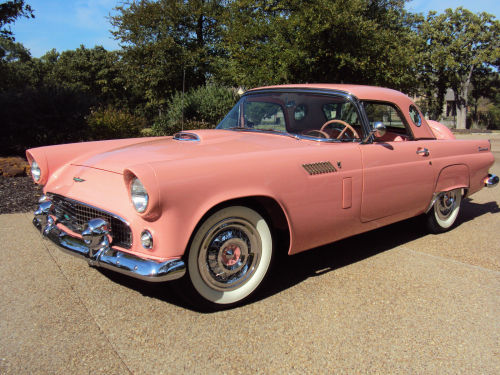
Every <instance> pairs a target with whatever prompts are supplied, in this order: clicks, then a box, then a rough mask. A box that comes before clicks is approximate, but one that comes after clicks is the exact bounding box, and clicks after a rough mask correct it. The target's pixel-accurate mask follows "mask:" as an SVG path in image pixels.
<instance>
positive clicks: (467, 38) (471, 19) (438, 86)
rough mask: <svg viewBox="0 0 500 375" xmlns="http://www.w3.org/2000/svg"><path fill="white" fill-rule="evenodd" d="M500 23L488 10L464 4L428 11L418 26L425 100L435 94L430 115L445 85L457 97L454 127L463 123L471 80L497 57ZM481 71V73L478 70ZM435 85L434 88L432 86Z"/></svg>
mask: <svg viewBox="0 0 500 375" xmlns="http://www.w3.org/2000/svg"><path fill="white" fill-rule="evenodd" d="M499 30H500V23H499V22H498V21H497V20H495V17H494V16H493V15H491V14H488V13H479V14H473V13H471V12H470V11H468V10H466V9H464V8H461V7H460V8H457V9H456V10H452V9H446V11H445V12H444V13H443V14H439V15H438V14H436V12H429V14H428V16H427V18H426V19H425V21H423V22H421V23H420V24H419V26H418V34H419V36H420V37H421V38H422V41H423V43H424V49H423V51H422V55H421V58H422V61H423V64H422V70H423V74H424V77H426V82H425V86H426V90H427V94H428V99H429V101H432V100H433V99H432V98H433V97H436V98H437V105H434V110H433V111H432V112H433V117H437V115H438V113H439V108H442V104H443V102H444V95H445V93H446V88H447V87H450V88H452V89H453V91H454V93H455V98H456V100H457V127H458V128H465V127H466V114H467V107H468V105H469V102H468V100H469V94H470V91H471V82H472V80H473V78H474V76H475V75H481V74H484V72H488V71H489V69H488V68H489V67H491V66H495V65H496V66H497V67H498V63H499V59H500V38H499ZM482 72H483V73H482ZM434 88H435V89H434Z"/></svg>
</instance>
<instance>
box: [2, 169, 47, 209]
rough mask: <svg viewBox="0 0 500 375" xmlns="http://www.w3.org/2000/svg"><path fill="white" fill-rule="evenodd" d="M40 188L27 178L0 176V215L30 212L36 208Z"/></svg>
mask: <svg viewBox="0 0 500 375" xmlns="http://www.w3.org/2000/svg"><path fill="white" fill-rule="evenodd" d="M41 196H42V187H41V186H40V185H37V184H35V183H34V182H33V179H32V178H31V177H28V176H24V177H3V176H0V214H11V213H15V212H30V211H34V210H35V209H36V207H37V203H38V199H39V198H40V197H41Z"/></svg>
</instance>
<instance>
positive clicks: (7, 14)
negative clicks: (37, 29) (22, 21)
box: [0, 0, 35, 57]
mask: <svg viewBox="0 0 500 375" xmlns="http://www.w3.org/2000/svg"><path fill="white" fill-rule="evenodd" d="M19 17H26V18H35V16H34V15H33V9H32V8H31V6H29V5H28V4H26V2H25V1H24V0H11V1H5V2H3V3H1V4H0V38H3V39H9V40H12V41H13V40H14V34H13V33H12V31H11V30H10V27H8V26H7V25H9V24H11V23H13V22H15V21H16V19H18V18H19ZM0 52H1V49H0ZM0 57H2V56H1V55H0Z"/></svg>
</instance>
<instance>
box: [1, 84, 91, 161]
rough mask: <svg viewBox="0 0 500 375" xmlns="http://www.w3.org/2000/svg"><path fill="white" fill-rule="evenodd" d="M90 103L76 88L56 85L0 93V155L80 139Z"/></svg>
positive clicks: (82, 138)
mask: <svg viewBox="0 0 500 375" xmlns="http://www.w3.org/2000/svg"><path fill="white" fill-rule="evenodd" d="M91 102H92V99H91V98H90V97H88V96H86V95H84V94H83V93H81V92H79V91H77V90H71V89H64V88H59V87H42V88H39V89H37V90H32V89H26V90H22V91H18V92H16V91H4V92H0V119H2V120H1V121H0V131H1V133H2V136H1V137H0V155H24V151H25V150H26V149H27V148H31V147H37V146H45V145H51V144H59V143H69V142H78V141H82V140H84V139H85V138H86V136H87V127H86V124H85V116H86V115H87V114H88V113H89V107H90V106H91Z"/></svg>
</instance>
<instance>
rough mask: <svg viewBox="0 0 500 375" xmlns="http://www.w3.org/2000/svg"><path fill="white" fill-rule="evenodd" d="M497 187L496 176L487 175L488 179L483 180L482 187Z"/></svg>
mask: <svg viewBox="0 0 500 375" xmlns="http://www.w3.org/2000/svg"><path fill="white" fill-rule="evenodd" d="M497 185H498V176H495V175H494V174H488V177H486V178H485V179H484V186H486V187H489V188H492V187H495V186H497Z"/></svg>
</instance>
